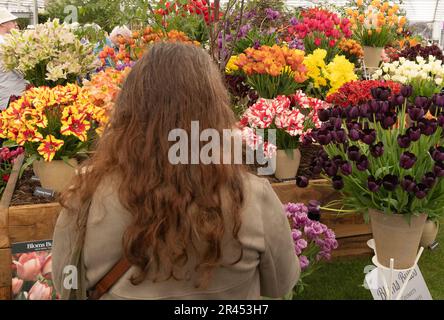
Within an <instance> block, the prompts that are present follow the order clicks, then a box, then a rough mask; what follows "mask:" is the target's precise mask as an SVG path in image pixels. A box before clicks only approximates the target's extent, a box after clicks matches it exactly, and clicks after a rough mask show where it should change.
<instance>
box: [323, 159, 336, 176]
mask: <svg viewBox="0 0 444 320" xmlns="http://www.w3.org/2000/svg"><path fill="white" fill-rule="evenodd" d="M324 171H325V173H326V174H327V175H328V176H329V177H334V176H335V175H336V174H337V173H338V166H337V165H336V164H335V163H334V162H333V161H328V162H326V163H325V164H324Z"/></svg>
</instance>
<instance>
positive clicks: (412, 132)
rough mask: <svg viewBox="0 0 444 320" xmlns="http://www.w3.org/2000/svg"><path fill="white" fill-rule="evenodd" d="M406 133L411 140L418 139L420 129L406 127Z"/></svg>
mask: <svg viewBox="0 0 444 320" xmlns="http://www.w3.org/2000/svg"><path fill="white" fill-rule="evenodd" d="M407 134H408V136H409V138H410V140H411V141H418V140H419V139H420V138H421V129H420V128H418V127H416V126H413V127H410V128H408V129H407Z"/></svg>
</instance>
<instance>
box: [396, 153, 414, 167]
mask: <svg viewBox="0 0 444 320" xmlns="http://www.w3.org/2000/svg"><path fill="white" fill-rule="evenodd" d="M415 162H416V156H415V155H414V154H413V153H411V152H408V151H406V152H404V153H403V154H401V157H400V159H399V165H400V166H401V168H404V169H407V170H408V169H410V168H412V167H413V166H414V165H415Z"/></svg>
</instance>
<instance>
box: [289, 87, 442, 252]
mask: <svg viewBox="0 0 444 320" xmlns="http://www.w3.org/2000/svg"><path fill="white" fill-rule="evenodd" d="M412 92H413V90H412V87H410V86H403V87H402V88H401V93H400V94H398V95H391V92H390V89H389V88H374V89H372V100H370V101H368V102H367V103H366V104H361V105H359V106H350V107H348V108H343V107H332V108H330V109H325V110H321V111H320V113H319V118H320V120H321V121H322V122H323V123H322V126H321V128H320V129H314V130H313V131H312V134H311V136H312V137H313V139H314V140H315V141H317V142H319V143H320V144H321V145H322V146H323V149H324V151H322V152H321V153H320V154H319V155H318V157H317V158H316V159H315V160H314V161H313V164H312V165H313V167H312V169H311V170H312V172H313V173H316V172H317V173H319V172H325V174H326V175H327V176H328V177H330V178H331V180H332V184H333V187H334V188H335V189H338V190H343V193H344V194H345V199H344V201H345V202H346V203H347V204H348V205H349V206H350V207H351V208H354V209H355V210H357V211H358V212H366V211H367V209H369V208H373V209H377V210H379V211H381V212H385V213H391V212H392V213H398V214H403V215H407V216H408V215H419V214H422V213H426V214H428V215H429V217H437V216H441V215H442V214H443V213H444V206H443V204H444V180H443V179H442V177H443V176H444V164H443V161H444V147H443V146H441V141H442V140H441V136H442V132H443V126H444V113H443V111H444V94H435V95H434V96H433V97H432V98H427V97H422V96H416V97H412V96H411V95H412ZM408 98H413V99H411V100H413V101H414V102H413V103H412V102H409V99H408ZM428 112H430V113H431V114H432V115H433V118H429V117H427V116H426V114H427V113H428ZM407 117H409V119H410V121H409V122H408V121H406V119H407ZM297 181H298V184H299V185H300V186H302V187H304V186H306V185H307V178H306V177H299V178H298V180H297ZM415 252H416V251H415Z"/></svg>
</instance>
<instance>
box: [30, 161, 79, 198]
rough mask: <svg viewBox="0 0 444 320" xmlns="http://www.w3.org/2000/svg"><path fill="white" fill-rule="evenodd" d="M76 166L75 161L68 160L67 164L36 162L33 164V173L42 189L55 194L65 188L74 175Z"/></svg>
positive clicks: (62, 162) (60, 162) (61, 162)
mask: <svg viewBox="0 0 444 320" xmlns="http://www.w3.org/2000/svg"><path fill="white" fill-rule="evenodd" d="M77 166H78V162H77V160H76V159H69V160H68V161H67V163H66V162H65V161H63V160H53V161H50V162H46V161H43V160H38V161H34V163H33V169H34V173H35V175H36V176H37V177H38V178H39V179H40V183H41V185H42V187H43V188H46V189H51V190H53V191H55V192H61V191H63V190H64V189H65V188H66V187H67V185H68V184H69V183H70V182H71V180H72V178H73V177H74V175H75V171H76V168H77Z"/></svg>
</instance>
